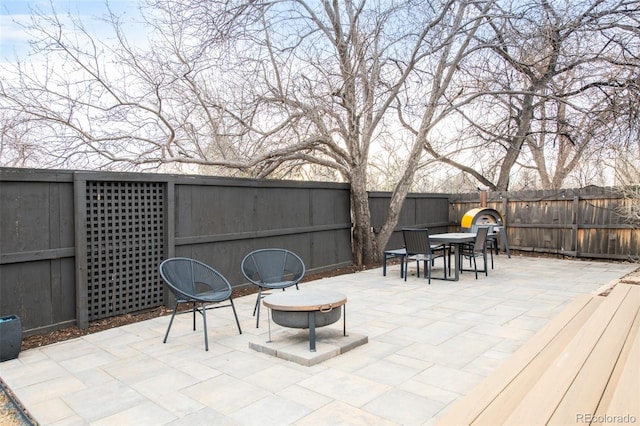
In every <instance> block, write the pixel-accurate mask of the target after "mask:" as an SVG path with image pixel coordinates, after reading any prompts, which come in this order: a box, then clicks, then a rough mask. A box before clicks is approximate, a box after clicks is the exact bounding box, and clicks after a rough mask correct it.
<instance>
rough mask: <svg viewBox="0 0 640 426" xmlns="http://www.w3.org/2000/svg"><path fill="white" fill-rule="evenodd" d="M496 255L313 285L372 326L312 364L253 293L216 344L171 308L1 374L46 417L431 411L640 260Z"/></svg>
mask: <svg viewBox="0 0 640 426" xmlns="http://www.w3.org/2000/svg"><path fill="white" fill-rule="evenodd" d="M495 262H496V267H495V269H494V270H489V276H488V277H485V276H484V275H480V276H479V279H478V280H475V279H474V275H473V273H464V274H463V275H462V277H461V280H460V281H458V282H449V281H441V280H432V282H431V285H427V282H426V280H424V279H423V278H420V279H418V278H417V277H415V276H410V277H409V278H408V280H407V281H406V282H405V281H403V280H401V279H400V277H399V267H398V266H394V267H390V268H389V270H388V273H387V276H386V277H383V276H382V270H381V268H379V269H372V270H368V271H365V272H360V273H356V274H349V275H342V276H338V277H333V278H327V279H323V280H319V281H314V282H310V283H305V284H303V285H302V287H307V286H308V287H310V288H323V289H328V290H335V291H339V292H341V293H344V294H346V295H347V297H348V303H347V311H346V312H347V331H348V332H354V333H358V334H362V335H365V336H368V343H367V344H365V345H363V346H360V347H358V348H355V349H353V350H351V351H349V352H347V353H344V354H342V355H339V356H337V357H335V358H332V359H329V360H327V361H324V362H322V363H320V364H317V365H314V366H311V367H307V366H303V365H299V364H297V363H294V362H289V361H285V360H283V359H279V358H276V357H273V356H270V355H268V354H265V353H260V352H257V351H254V350H252V349H250V348H249V342H250V341H255V340H256V339H261V338H262V339H264V340H265V341H266V340H267V332H268V327H267V317H266V315H265V316H264V318H262V319H261V327H260V328H259V329H256V328H255V322H254V318H253V317H252V315H251V314H252V311H253V304H254V302H255V295H250V296H246V297H242V298H238V299H234V301H235V303H236V308H237V310H238V314H239V316H240V321H241V325H242V329H243V334H242V335H238V334H237V328H236V326H235V322H234V319H233V314H232V312H231V310H230V309H217V310H213V311H209V312H208V314H207V318H208V324H209V351H208V352H205V350H204V341H203V340H204V339H203V335H202V331H201V328H200V327H201V320H200V319H198V321H199V323H198V330H196V331H195V332H193V331H192V330H191V317H190V316H178V317H177V318H176V321H175V322H174V325H173V328H172V330H171V334H170V336H169V339H168V341H167V343H166V344H163V343H162V337H163V334H164V332H165V330H166V327H167V324H168V321H169V317H162V318H156V319H152V320H148V321H143V322H139V323H135V324H130V325H127V326H123V327H119V328H117V329H112V330H107V331H103V332H100V333H95V334H92V335H88V336H85V337H81V338H78V339H74V340H70V341H66V342H60V343H57V344H53V345H49V346H46V347H42V348H37V349H31V350H28V351H24V352H22V353H21V354H20V356H19V358H18V359H16V360H11V361H6V362H3V363H0V377H2V379H3V380H4V381H5V382H6V383H7V385H8V386H9V388H10V389H11V390H12V391H13V392H14V394H15V395H16V396H17V397H18V398H19V399H20V401H21V402H22V403H23V404H24V405H25V406H26V408H27V410H28V411H29V412H30V414H31V415H32V416H33V417H34V418H35V419H36V420H37V421H38V422H39V424H41V425H83V424H93V425H129V424H131V425H183V424H184V425H198V424H203V425H204V424H206V425H210V424H224V425H270V424H273V425H285V424H295V425H335V424H349V425H354V424H367V425H371V424H375V425H397V424H402V425H423V424H431V423H432V422H434V420H435V419H436V418H437V417H438V416H439V415H441V414H442V413H443V412H444V411H445V410H446V409H447V407H448V406H449V405H450V404H451V403H452V402H453V401H455V400H456V399H458V398H460V397H461V396H463V395H464V394H466V393H467V392H469V391H470V390H471V389H472V388H473V386H474V385H475V384H477V383H478V382H479V381H480V380H481V379H482V378H484V377H486V376H487V375H488V374H489V373H491V372H492V371H493V370H495V369H496V368H497V367H498V366H499V365H500V364H501V362H502V361H503V360H505V359H506V358H507V357H509V356H510V355H511V354H512V353H513V352H514V351H515V350H516V349H518V348H519V347H520V346H521V345H522V344H523V343H524V342H525V341H526V340H527V339H529V338H530V337H531V336H532V335H533V334H535V333H536V331H538V330H539V329H540V328H542V327H543V326H544V325H545V324H546V323H547V322H548V321H549V320H550V319H551V318H553V317H554V316H555V315H556V314H558V313H559V312H560V311H561V310H562V309H563V307H564V306H565V305H566V304H567V303H568V302H569V301H571V300H572V299H573V298H575V297H576V296H577V295H578V294H582V293H597V292H599V291H600V290H602V289H604V288H606V287H607V286H610V285H611V284H612V283H614V282H615V281H617V279H619V278H621V277H623V276H625V275H627V274H628V273H630V272H632V271H634V270H635V269H637V265H634V264H619V263H616V264H613V263H603V262H588V261H571V260H556V259H539V258H528V257H513V258H511V259H509V258H507V257H506V256H504V255H500V256H497V258H496V259H495ZM410 271H412V270H411V269H410ZM437 274H438V271H437V269H436V270H435V272H434V276H438V275H437ZM291 291H295V290H291ZM329 327H331V328H338V329H341V327H342V323H341V321H339V322H338V323H336V324H333V325H331V326H329ZM278 329H280V327H279V326H277V325H274V324H272V332H275V331H277V330H278ZM322 330H323V329H318V335H319V336H320V335H321V333H322ZM318 344H319V345H320V344H321V342H319V343H318Z"/></svg>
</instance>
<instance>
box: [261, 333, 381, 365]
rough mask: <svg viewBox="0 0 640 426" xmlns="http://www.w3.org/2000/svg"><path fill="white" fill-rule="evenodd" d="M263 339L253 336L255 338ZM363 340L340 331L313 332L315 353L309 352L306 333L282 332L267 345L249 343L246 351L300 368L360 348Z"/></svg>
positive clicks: (264, 342)
mask: <svg viewBox="0 0 640 426" xmlns="http://www.w3.org/2000/svg"><path fill="white" fill-rule="evenodd" d="M261 337H263V338H264V337H266V336H257V338H261ZM368 341H369V338H368V337H367V336H363V335H361V334H356V333H351V332H349V333H348V335H347V336H344V335H343V334H342V329H339V330H338V329H335V328H329V327H323V328H318V329H316V351H315V352H310V351H309V330H298V329H283V330H279V331H276V332H273V333H272V335H271V342H266V341H260V342H249V347H250V348H251V349H253V350H256V351H258V352H262V353H265V354H268V355H272V356H275V357H277V358H280V359H284V360H287V361H293V362H295V363H297V364H300V365H305V366H312V365H315V364H319V363H321V362H323V361H326V360H328V359H331V358H333V357H336V356H338V355H340V354H343V353H345V352H348V351H350V350H351V349H354V348H357V347H358V346H361V345H364V344H365V343H367V342H368Z"/></svg>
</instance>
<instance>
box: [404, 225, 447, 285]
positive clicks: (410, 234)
mask: <svg viewBox="0 0 640 426" xmlns="http://www.w3.org/2000/svg"><path fill="white" fill-rule="evenodd" d="M402 237H403V238H404V246H405V249H406V251H407V255H406V256H405V258H404V262H405V266H404V280H405V281H406V280H407V275H409V274H408V267H409V260H415V261H416V265H417V276H418V278H420V262H423V263H424V269H425V275H426V278H427V280H428V283H429V284H431V268H432V266H433V265H434V262H435V259H437V258H439V257H442V260H443V262H442V263H443V267H444V279H445V280H446V279H447V257H448V256H447V251H448V248H447V246H446V245H445V244H433V245H432V244H431V243H430V242H429V230H428V229H426V228H404V229H402Z"/></svg>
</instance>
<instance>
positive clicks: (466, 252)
mask: <svg viewBox="0 0 640 426" xmlns="http://www.w3.org/2000/svg"><path fill="white" fill-rule="evenodd" d="M488 233H489V228H488V227H486V226H480V227H478V228H477V230H476V239H475V240H474V242H472V243H466V244H462V245H461V246H460V253H458V255H459V256H460V264H461V265H462V260H463V259H467V258H468V259H469V265H471V262H472V260H473V271H475V273H476V279H478V264H477V262H476V258H477V257H479V256H482V260H483V261H484V269H481V270H480V272H484V275H485V276H488V275H489V273H488V272H489V271H488V268H487V234H488ZM462 271H471V269H464V268H460V272H462Z"/></svg>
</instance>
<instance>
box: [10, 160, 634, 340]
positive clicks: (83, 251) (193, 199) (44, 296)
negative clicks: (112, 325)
mask: <svg viewBox="0 0 640 426" xmlns="http://www.w3.org/2000/svg"><path fill="white" fill-rule="evenodd" d="M349 195H350V193H349V186H348V185H346V184H332V183H318V182H291V181H272V180H251V179H225V178H216V177H200V176H182V175H159V174H133V173H93V172H73V171H52V170H32V169H8V168H0V316H6V315H12V314H17V315H20V317H21V319H22V323H23V327H24V331H25V332H26V333H27V334H37V333H43V332H47V331H50V330H54V329H58V328H62V327H65V326H69V325H74V324H77V325H79V326H81V327H84V326H87V325H88V323H89V321H92V320H96V319H100V318H105V317H109V316H114V315H119V314H122V313H131V312H137V311H141V310H144V309H148V308H153V307H157V306H159V305H162V304H166V303H168V295H167V294H166V290H165V289H164V286H163V284H162V282H161V279H160V277H159V276H158V270H157V266H158V264H159V263H160V261H161V260H162V259H164V258H166V257H172V256H185V257H193V258H196V259H199V260H202V261H204V262H206V263H208V264H211V265H213V266H214V267H215V268H216V269H218V270H219V271H220V272H222V273H223V274H224V275H225V276H226V277H227V278H228V279H229V281H230V282H231V283H232V285H233V286H234V288H241V287H244V286H246V285H247V283H246V282H245V280H244V279H243V277H242V275H241V273H240V262H241V260H242V258H243V257H244V255H245V254H246V253H248V252H249V251H251V250H254V249H258V248H265V247H286V248H289V249H291V250H293V251H294V252H296V253H298V254H299V255H300V256H301V257H302V259H303V260H304V261H305V264H306V266H307V269H308V270H309V271H310V272H313V271H321V270H327V269H334V268H338V267H341V266H345V265H350V264H351V263H352V254H351V215H350V208H349ZM390 197H391V194H389V193H383V192H372V193H370V194H369V204H370V208H371V219H372V226H373V231H374V232H378V231H379V229H380V227H381V226H382V224H383V222H384V221H385V220H386V215H387V209H388V206H389V201H390ZM623 203H624V200H623V199H622V198H621V197H620V194H618V193H617V192H615V191H613V190H607V189H600V188H589V189H583V190H564V191H555V192H549V191H534V192H526V193H490V194H489V202H488V206H489V207H491V208H494V209H496V210H498V211H501V212H502V214H503V216H504V217H505V221H506V224H507V232H508V236H509V241H510V245H511V248H512V249H513V250H522V251H536V252H544V253H557V254H562V255H566V256H572V257H589V258H603V259H612V260H613V259H620V260H632V259H638V257H640V253H639V248H640V241H639V240H640V238H639V237H640V236H639V231H638V229H636V228H634V227H632V226H630V225H628V224H625V223H624V221H623V220H622V218H621V216H620V215H619V214H618V213H617V212H618V208H619V206H620V205H622V204H623ZM478 206H479V194H478V193H474V194H464V195H455V196H450V195H449V194H409V195H408V197H407V199H406V201H405V203H404V205H403V208H402V211H401V215H400V220H399V223H398V225H397V227H396V230H395V232H394V234H393V235H392V237H391V239H390V241H389V243H388V245H387V247H386V248H387V249H390V248H397V247H401V246H402V236H401V233H400V230H401V228H402V227H405V226H424V227H428V228H429V229H430V231H431V232H433V233H436V232H445V231H447V230H450V231H456V230H458V228H459V224H460V220H461V218H462V216H463V215H464V213H465V212H466V211H468V210H469V209H471V208H474V207H478Z"/></svg>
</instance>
